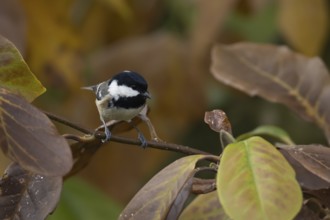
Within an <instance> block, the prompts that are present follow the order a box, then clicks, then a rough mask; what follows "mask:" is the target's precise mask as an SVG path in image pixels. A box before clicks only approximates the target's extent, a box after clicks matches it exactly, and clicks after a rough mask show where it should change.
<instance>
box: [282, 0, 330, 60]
mask: <svg viewBox="0 0 330 220" xmlns="http://www.w3.org/2000/svg"><path fill="white" fill-rule="evenodd" d="M279 3H280V4H279V15H278V16H279V27H280V29H281V31H282V33H283V35H284V37H286V39H287V40H288V41H289V43H290V44H291V45H292V46H294V47H295V48H296V49H297V50H299V51H301V52H303V53H305V54H307V55H310V56H315V55H318V54H319V53H320V52H321V50H322V49H323V48H324V44H325V43H326V40H327V33H328V26H329V11H328V2H327V0H281V1H279Z"/></svg>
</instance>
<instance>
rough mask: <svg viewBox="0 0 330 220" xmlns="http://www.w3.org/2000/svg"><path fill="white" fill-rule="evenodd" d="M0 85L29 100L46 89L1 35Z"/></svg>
mask: <svg viewBox="0 0 330 220" xmlns="http://www.w3.org/2000/svg"><path fill="white" fill-rule="evenodd" d="M0 86H1V87H5V88H7V89H9V90H10V91H11V92H14V93H17V94H20V95H21V96H23V97H24V98H26V99H27V100H28V101H30V102H31V101H33V100H34V99H35V98H37V97H38V96H39V95H41V94H42V93H44V92H45V91H46V89H45V88H44V87H43V86H42V85H41V83H40V82H39V80H38V79H37V78H36V77H35V76H34V75H33V73H32V72H31V71H30V69H29V67H28V66H27V64H26V63H25V62H24V60H23V58H22V56H21V54H20V53H19V51H18V50H17V49H16V48H15V46H14V45H13V44H12V43H11V42H10V41H8V40H7V39H6V38H4V37H2V36H1V35H0Z"/></svg>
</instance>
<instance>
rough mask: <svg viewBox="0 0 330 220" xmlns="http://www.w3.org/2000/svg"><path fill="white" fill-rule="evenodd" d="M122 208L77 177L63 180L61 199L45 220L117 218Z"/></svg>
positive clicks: (106, 219)
mask: <svg viewBox="0 0 330 220" xmlns="http://www.w3.org/2000/svg"><path fill="white" fill-rule="evenodd" d="M121 210H122V208H121V207H120V206H119V204H116V203H115V202H114V201H113V200H111V198H108V197H107V196H106V195H105V194H104V193H103V192H100V191H99V190H97V189H96V188H94V187H92V186H91V185H89V184H87V183H85V182H84V181H83V180H79V179H75V178H73V179H71V178H70V179H68V180H67V181H65V182H64V186H63V191H62V194H61V199H60V202H59V204H58V207H57V208H56V210H55V212H54V213H53V214H52V215H50V216H49V217H48V218H47V220H64V219H68V220H69V219H70V220H92V219H95V220H110V219H117V218H118V216H119V214H120V211H121Z"/></svg>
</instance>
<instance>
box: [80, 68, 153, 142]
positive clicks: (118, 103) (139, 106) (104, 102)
mask: <svg viewBox="0 0 330 220" xmlns="http://www.w3.org/2000/svg"><path fill="white" fill-rule="evenodd" d="M82 89H86V90H91V91H93V92H94V93H95V95H96V99H95V103H96V106H97V109H98V112H99V115H100V120H101V121H102V123H103V125H104V132H105V135H106V137H105V139H103V140H102V142H107V141H109V140H110V138H111V132H110V130H109V128H108V127H107V126H106V123H107V122H109V121H111V120H116V121H126V122H128V123H131V120H132V119H133V118H134V117H136V116H137V115H139V113H140V112H141V111H142V110H143V109H144V107H145V106H146V105H147V99H150V98H151V97H150V93H149V92H148V83H147V81H146V80H145V79H144V78H143V76H141V75H140V74H139V73H137V72H135V71H131V70H124V71H122V72H119V73H117V74H115V75H114V76H113V77H112V78H111V79H109V80H106V81H104V82H101V83H99V84H96V85H92V86H87V87H82ZM131 125H132V126H133V128H134V129H135V130H136V131H137V132H138V138H139V140H140V142H141V145H142V146H143V147H146V145H147V141H146V139H145V138H144V136H143V134H142V133H141V132H140V131H139V129H138V128H137V127H136V126H134V125H133V124H132V123H131Z"/></svg>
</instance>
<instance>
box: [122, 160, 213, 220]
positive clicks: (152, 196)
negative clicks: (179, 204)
mask: <svg viewBox="0 0 330 220" xmlns="http://www.w3.org/2000/svg"><path fill="white" fill-rule="evenodd" d="M205 157H207V156H205V155H193V156H187V157H183V158H181V159H179V160H177V161H175V162H173V163H172V164H170V165H168V166H167V167H165V168H164V169H163V170H161V171H160V172H159V173H158V174H157V175H155V176H154V177H153V178H152V179H151V180H150V181H149V182H148V183H147V184H146V185H144V187H143V188H142V189H140V191H139V192H138V193H137V194H136V195H135V196H134V198H133V199H132V200H131V201H130V202H129V204H128V205H127V206H126V208H125V209H124V210H123V212H122V213H121V215H120V217H119V219H150V220H151V219H165V218H166V216H167V215H168V212H169V211H170V209H171V208H173V207H171V206H172V204H173V202H174V201H175V199H176V197H177V195H178V194H179V193H180V191H181V189H182V188H183V187H184V186H185V184H186V182H187V180H189V178H191V174H192V173H193V172H194V169H195V166H196V163H197V161H199V160H201V159H203V158H205Z"/></svg>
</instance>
